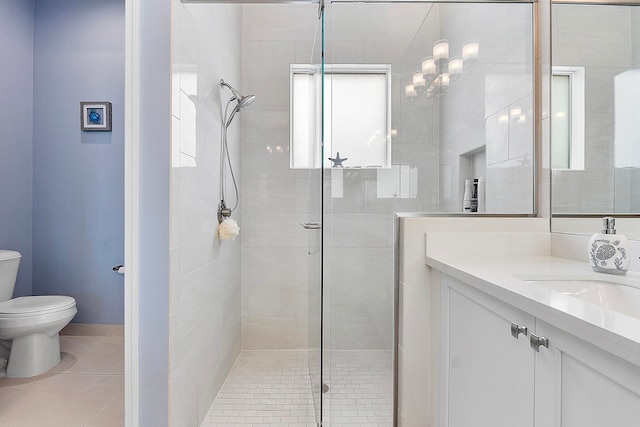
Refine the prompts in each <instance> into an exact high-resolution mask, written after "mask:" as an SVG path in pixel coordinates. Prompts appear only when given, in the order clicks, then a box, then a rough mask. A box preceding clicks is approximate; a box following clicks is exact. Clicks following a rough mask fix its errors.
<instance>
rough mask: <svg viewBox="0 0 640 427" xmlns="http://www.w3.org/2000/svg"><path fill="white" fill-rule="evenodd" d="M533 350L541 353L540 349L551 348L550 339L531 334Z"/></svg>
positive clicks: (530, 341) (530, 339)
mask: <svg viewBox="0 0 640 427" xmlns="http://www.w3.org/2000/svg"><path fill="white" fill-rule="evenodd" d="M529 343H530V344H531V348H532V349H534V350H535V351H540V347H544V348H549V339H548V338H545V337H539V336H537V335H536V334H531V337H530V338H529Z"/></svg>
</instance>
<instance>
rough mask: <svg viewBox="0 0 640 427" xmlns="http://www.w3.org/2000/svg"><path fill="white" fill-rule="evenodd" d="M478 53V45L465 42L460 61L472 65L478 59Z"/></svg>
mask: <svg viewBox="0 0 640 427" xmlns="http://www.w3.org/2000/svg"><path fill="white" fill-rule="evenodd" d="M479 53H480V43H478V42H467V43H465V44H464V45H463V46H462V60H463V61H464V62H465V63H469V64H472V63H473V62H475V61H476V60H477V59H478V54H479Z"/></svg>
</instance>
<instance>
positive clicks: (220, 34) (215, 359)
mask: <svg viewBox="0 0 640 427" xmlns="http://www.w3.org/2000/svg"><path fill="white" fill-rule="evenodd" d="M172 6H173V11H172V13H173V16H172V21H173V22H172V30H173V31H172V32H173V39H172V43H173V44H172V107H171V114H172V144H171V145H172V153H171V216H170V218H171V238H170V239H171V240H170V263H171V265H170V272H171V277H170V307H169V314H170V316H169V347H170V348H169V352H170V368H169V369H170V379H169V380H170V383H169V391H170V396H169V399H170V402H169V405H170V425H171V426H175V427H178V426H189V427H191V426H198V425H200V424H201V423H202V421H203V420H204V416H205V415H206V413H207V410H208V408H209V406H210V405H211V403H212V402H213V400H214V398H215V396H216V394H217V393H218V390H219V389H220V387H221V386H222V383H223V382H224V379H225V378H226V376H227V373H228V372H229V370H230V369H231V366H232V365H233V363H234V361H235V360H236V357H237V356H238V354H239V352H240V241H239V239H238V240H236V241H228V240H227V241H224V242H221V241H220V240H218V238H217V234H216V227H217V225H218V222H217V218H216V212H217V204H218V200H219V195H218V191H219V190H218V189H219V170H220V165H219V161H220V157H219V156H220V127H221V118H220V109H221V107H220V97H221V91H220V79H221V78H223V79H225V80H226V81H228V82H229V83H231V84H232V85H234V86H236V87H239V86H240V82H241V72H240V68H241V48H242V46H241V43H240V37H241V18H242V16H241V14H242V9H241V7H240V6H231V5H211V4H183V3H181V2H180V1H179V0H174V1H173V2H172ZM230 97H231V93H230V92H229V91H228V90H226V89H225V91H224V92H222V98H223V100H224V102H225V103H226V101H227V99H229V98H230ZM241 120H242V117H241V115H238V116H237V117H236V118H235V119H234V122H233V123H232V125H231V126H230V127H229V150H230V155H231V160H232V162H233V165H234V170H235V173H236V176H237V177H240V176H241V174H242V168H241V162H240V154H241V153H240V140H241V138H240V135H241ZM227 192H228V193H227V194H229V193H232V191H231V190H230V189H228V190H227ZM227 201H229V200H228V198H227ZM234 217H235V218H236V219H237V220H240V212H236V213H234Z"/></svg>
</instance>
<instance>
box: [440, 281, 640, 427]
mask: <svg viewBox="0 0 640 427" xmlns="http://www.w3.org/2000/svg"><path fill="white" fill-rule="evenodd" d="M440 283H441V302H442V305H441V328H442V329H441V332H442V337H441V343H442V345H441V350H440V358H441V359H440V360H441V370H440V371H441V377H440V421H441V426H442V427H477V426H491V427H525V426H526V427H601V426H602V427H610V426H611V427H614V426H615V427H627V426H628V427H637V426H639V425H640V367H638V366H635V365H633V364H631V363H629V362H626V361H624V360H622V359H620V358H618V357H616V356H614V355H612V354H609V353H607V352H605V351H604V350H602V349H600V348H599V347H596V346H594V345H592V344H589V343H588V342H586V341H584V340H582V339H579V338H577V337H575V336H572V335H569V334H567V333H565V332H564V331H562V330H561V329H558V328H557V327H554V326H552V325H550V324H547V323H545V322H543V321H541V320H540V319H536V318H535V317H533V316H531V315H529V314H527V313H525V312H523V311H521V310H518V309H516V308H514V307H512V306H511V305H509V304H507V303H505V302H503V301H501V300H499V299H496V298H494V297H492V296H489V295H487V294H485V293H483V292H481V291H479V290H477V289H476V288H473V287H471V286H469V285H467V284H465V283H463V282H460V281H458V280H456V279H454V278H451V277H449V276H446V275H444V274H442V276H441V282H440ZM512 324H513V325H512ZM525 327H526V328H527V329H526V336H525V331H524V329H523V328H525ZM516 336H517V338H516ZM532 336H533V339H534V342H535V340H536V337H537V338H539V340H538V343H541V344H542V345H541V346H540V347H539V352H536V351H535V349H534V348H533V347H532V345H531V340H532ZM544 338H546V342H543V341H544ZM544 345H546V346H547V347H545V346H544Z"/></svg>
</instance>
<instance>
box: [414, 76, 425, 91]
mask: <svg viewBox="0 0 640 427" xmlns="http://www.w3.org/2000/svg"><path fill="white" fill-rule="evenodd" d="M425 84H426V82H425V81H424V76H423V75H422V71H416V72H415V73H413V88H414V89H415V91H416V92H421V91H423V90H424V87H425Z"/></svg>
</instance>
